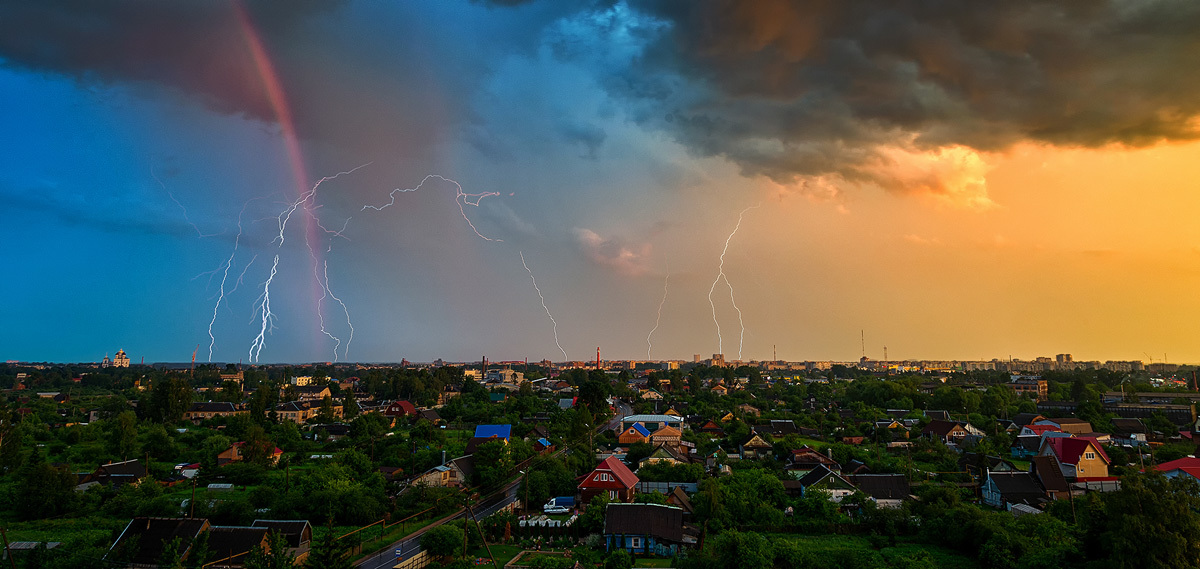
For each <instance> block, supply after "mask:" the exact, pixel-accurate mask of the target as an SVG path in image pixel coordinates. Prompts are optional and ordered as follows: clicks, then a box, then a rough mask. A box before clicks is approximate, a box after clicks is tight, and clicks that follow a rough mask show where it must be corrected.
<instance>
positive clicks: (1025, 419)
mask: <svg viewBox="0 0 1200 569" xmlns="http://www.w3.org/2000/svg"><path fill="white" fill-rule="evenodd" d="M1040 420H1045V417H1044V416H1042V415H1039V414H1037V413H1017V416H1016V417H1013V422H1014V423H1016V424H1017V425H1018V426H1021V427H1024V426H1025V425H1028V424H1030V423H1033V422H1034V421H1040Z"/></svg>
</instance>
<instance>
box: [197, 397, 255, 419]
mask: <svg viewBox="0 0 1200 569" xmlns="http://www.w3.org/2000/svg"><path fill="white" fill-rule="evenodd" d="M247 413H249V411H248V410H246V409H238V408H237V406H235V405H234V404H233V403H229V402H225V401H197V402H195V403H192V405H191V407H188V410H187V411H184V412H183V418H184V419H187V420H189V421H194V422H197V423H199V422H200V421H203V420H204V419H212V418H213V417H232V416H234V415H245V414H247Z"/></svg>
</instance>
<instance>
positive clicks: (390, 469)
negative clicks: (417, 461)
mask: <svg viewBox="0 0 1200 569" xmlns="http://www.w3.org/2000/svg"><path fill="white" fill-rule="evenodd" d="M375 472H378V473H379V474H381V475H383V480H384V481H385V482H400V481H401V480H402V479H403V478H404V469H403V468H400V467H399V466H380V467H379V468H376V469H375Z"/></svg>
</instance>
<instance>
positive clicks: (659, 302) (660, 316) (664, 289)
mask: <svg viewBox="0 0 1200 569" xmlns="http://www.w3.org/2000/svg"><path fill="white" fill-rule="evenodd" d="M670 280H671V267H670V266H667V276H666V278H664V279H663V296H662V300H660V301H658V317H657V318H655V319H654V328H651V329H650V333H649V334H646V359H648V360H652V359H654V358H652V357H650V350H653V349H654V344H652V343H650V337H651V336H653V335H654V331H655V330H658V323H659V322H662V307H663V305H664V304H666V303H667V283H668V282H669V281H670Z"/></svg>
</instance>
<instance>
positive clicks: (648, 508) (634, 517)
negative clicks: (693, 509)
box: [604, 503, 683, 543]
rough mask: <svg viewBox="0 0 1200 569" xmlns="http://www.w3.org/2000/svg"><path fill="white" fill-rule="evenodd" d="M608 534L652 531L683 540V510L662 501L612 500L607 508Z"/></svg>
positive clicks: (632, 533) (605, 520)
mask: <svg viewBox="0 0 1200 569" xmlns="http://www.w3.org/2000/svg"><path fill="white" fill-rule="evenodd" d="M604 533H605V534H607V535H613V534H615V535H621V534H624V535H649V536H653V537H655V538H658V539H660V540H665V541H673V542H675V543H682V542H683V510H682V509H681V508H677V507H675V506H664V505H662V504H620V503H613V504H609V505H608V507H607V508H605V509H604Z"/></svg>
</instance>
